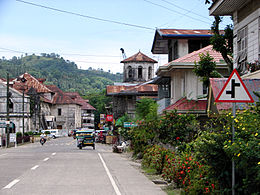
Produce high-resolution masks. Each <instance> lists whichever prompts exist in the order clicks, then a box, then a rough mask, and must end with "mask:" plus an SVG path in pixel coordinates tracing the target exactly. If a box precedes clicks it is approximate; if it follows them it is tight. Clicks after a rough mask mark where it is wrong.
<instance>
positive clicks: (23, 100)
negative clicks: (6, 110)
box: [22, 89, 24, 143]
mask: <svg viewBox="0 0 260 195" xmlns="http://www.w3.org/2000/svg"><path fill="white" fill-rule="evenodd" d="M22 143H24V89H23V139H22Z"/></svg>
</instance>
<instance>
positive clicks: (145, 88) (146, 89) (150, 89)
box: [107, 84, 158, 95]
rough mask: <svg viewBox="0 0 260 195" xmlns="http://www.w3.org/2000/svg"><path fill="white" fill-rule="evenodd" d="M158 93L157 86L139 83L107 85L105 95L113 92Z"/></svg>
mask: <svg viewBox="0 0 260 195" xmlns="http://www.w3.org/2000/svg"><path fill="white" fill-rule="evenodd" d="M144 93H158V86H157V85H154V84H140V85H135V86H124V85H123V86H117V85H108V86H107V95H114V94H144Z"/></svg>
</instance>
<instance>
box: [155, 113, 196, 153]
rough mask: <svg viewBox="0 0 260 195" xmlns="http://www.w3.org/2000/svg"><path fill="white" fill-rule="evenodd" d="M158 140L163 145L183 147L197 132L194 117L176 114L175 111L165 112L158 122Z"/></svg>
mask: <svg viewBox="0 0 260 195" xmlns="http://www.w3.org/2000/svg"><path fill="white" fill-rule="evenodd" d="M158 128H159V139H160V140H161V141H162V142H163V143H169V144H171V145H173V146H178V147H179V149H180V150H181V149H183V148H181V147H185V143H186V142H190V141H191V140H192V138H193V136H194V134H196V131H197V130H198V122H197V120H196V117H195V116H194V115H191V114H189V115H188V114H178V113H177V112H176V110H174V111H171V112H165V113H164V115H163V116H162V118H161V119H160V120H159V126H158Z"/></svg>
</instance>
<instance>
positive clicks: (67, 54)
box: [0, 47, 121, 58]
mask: <svg viewBox="0 0 260 195" xmlns="http://www.w3.org/2000/svg"><path fill="white" fill-rule="evenodd" d="M0 49H1V50H5V51H10V52H14V53H23V54H25V53H34V54H39V55H41V54H42V53H44V52H41V53H38V52H25V51H18V50H13V49H8V48H4V47H0ZM5 51H2V52H5ZM0 52H1V51H0ZM53 53H54V52H53ZM56 54H58V55H66V56H90V57H112V58H119V57H121V56H120V55H118V56H113V55H95V54H77V53H56Z"/></svg>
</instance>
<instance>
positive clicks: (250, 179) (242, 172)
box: [192, 107, 260, 194]
mask: <svg viewBox="0 0 260 195" xmlns="http://www.w3.org/2000/svg"><path fill="white" fill-rule="evenodd" d="M255 110H256V108H255V107H252V109H251V110H249V109H248V110H245V111H244V112H240V113H237V116H236V118H234V124H235V130H236V133H235V140H234V142H232V131H231V129H232V120H233V116H232V115H231V113H228V114H226V115H225V116H222V117H218V118H217V119H213V120H212V121H210V123H209V124H208V125H207V131H203V132H201V134H200V136H199V137H198V138H197V139H196V140H195V141H194V142H193V143H192V147H193V150H194V154H195V156H196V157H197V158H198V159H199V160H201V161H202V162H203V163H204V164H206V165H208V166H210V167H211V170H210V171H211V172H212V175H213V177H214V178H216V179H217V180H218V181H219V184H220V188H221V191H223V192H230V191H231V160H232V159H234V161H235V165H236V191H238V192H240V193H241V194H253V193H257V188H256V186H259V183H260V167H259V159H260V154H259V149H260V139H259V134H260V116H259V113H257V112H255ZM258 189H259V188H258Z"/></svg>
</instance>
